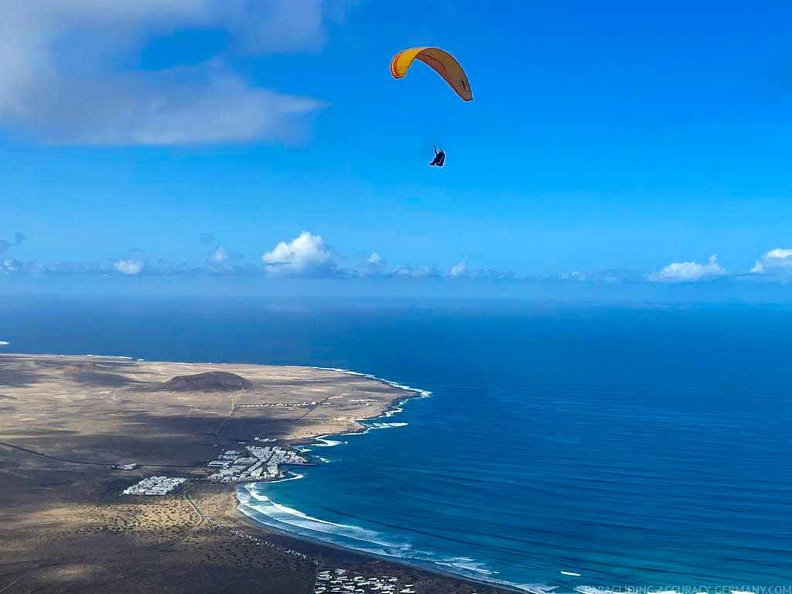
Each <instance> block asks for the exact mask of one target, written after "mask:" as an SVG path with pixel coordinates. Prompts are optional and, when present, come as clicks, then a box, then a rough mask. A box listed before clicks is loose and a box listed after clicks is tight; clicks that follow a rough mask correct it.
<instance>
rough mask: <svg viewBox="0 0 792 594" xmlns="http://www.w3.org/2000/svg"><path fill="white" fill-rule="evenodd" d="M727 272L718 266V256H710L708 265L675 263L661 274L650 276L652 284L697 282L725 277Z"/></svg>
mask: <svg viewBox="0 0 792 594" xmlns="http://www.w3.org/2000/svg"><path fill="white" fill-rule="evenodd" d="M725 274H726V270H725V269H724V268H723V267H722V266H721V265H720V264H718V256H716V255H712V256H710V259H709V262H708V263H707V264H699V263H698V262H674V263H673V264H669V265H668V266H666V267H665V268H663V269H662V270H661V271H660V272H657V273H655V274H651V275H649V280H650V281H652V282H677V283H684V282H695V281H699V280H704V279H708V278H714V277H718V276H723V275H725Z"/></svg>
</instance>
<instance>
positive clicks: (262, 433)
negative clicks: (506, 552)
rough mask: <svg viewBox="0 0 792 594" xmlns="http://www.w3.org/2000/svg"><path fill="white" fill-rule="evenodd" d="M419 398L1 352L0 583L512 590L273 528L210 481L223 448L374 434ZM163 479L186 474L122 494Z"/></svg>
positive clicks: (142, 588) (363, 382)
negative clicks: (375, 426) (381, 421)
mask: <svg viewBox="0 0 792 594" xmlns="http://www.w3.org/2000/svg"><path fill="white" fill-rule="evenodd" d="M415 395H417V394H416V393H414V392H409V391H406V390H405V389H402V388H400V387H396V386H393V385H388V384H387V383H384V382H382V381H378V380H375V379H373V378H367V377H364V376H361V375H357V374H350V373H342V372H339V371H334V370H324V369H312V368H302V367H272V366H260V365H235V364H191V363H189V364H188V363H166V362H145V361H137V360H132V359H127V358H115V357H95V356H48V355H36V356H31V355H3V356H0V476H1V477H2V489H0V526H2V528H0V551H2V555H0V592H2V593H11V592H107V591H109V590H113V591H115V592H120V593H123V592H195V591H200V592H235V593H239V592H254V591H255V592H271V593H273V594H290V593H309V592H313V591H314V588H315V587H316V583H317V579H318V578H317V576H320V575H322V574H321V572H326V571H330V572H332V571H340V572H349V575H355V576H381V575H387V576H392V577H393V578H394V582H393V583H394V584H395V587H396V588H397V589H396V591H397V592H398V591H400V590H401V589H407V590H414V591H415V592H416V593H418V594H423V593H438V594H439V593H441V592H444V593H447V592H459V593H466V594H469V593H472V592H478V593H480V594H484V593H494V592H498V591H499V590H498V589H496V588H491V587H487V586H482V585H480V584H474V583H472V582H467V581H463V580H457V579H454V578H451V577H447V576H443V575H440V574H435V573H430V572H426V571H422V570H419V569H414V568H412V567H408V566H403V565H399V564H394V563H390V562H386V561H384V560H380V559H376V558H372V557H366V556H363V555H358V554H354V553H350V552H347V551H344V550H341V549H337V548H333V547H327V546H324V545H319V544H316V543H311V542H306V541H302V540H298V539H295V538H293V537H290V536H288V535H285V534H280V533H276V532H273V531H270V530H265V529H264V528H263V527H260V526H258V525H256V524H254V523H253V522H251V521H250V520H249V519H247V518H246V517H244V516H242V515H241V514H240V513H239V512H238V511H237V505H236V498H235V489H236V487H237V486H238V483H234V482H228V483H226V482H219V481H218V480H217V476H216V477H215V479H213V480H210V478H209V477H210V476H212V473H213V472H215V470H216V469H214V470H213V469H212V468H209V467H208V466H207V463H208V462H209V461H211V460H214V459H215V458H216V457H218V455H219V454H220V453H221V452H223V451H230V450H232V449H233V450H234V451H237V450H241V449H244V448H246V447H248V445H250V444H257V445H256V447H259V448H261V446H262V444H276V443H277V444H278V445H279V447H283V448H290V446H292V445H294V444H299V443H306V442H308V441H310V440H311V439H313V438H316V437H318V436H322V435H332V434H339V433H349V432H358V431H362V430H364V427H363V426H362V425H360V424H359V423H357V422H356V421H357V420H362V419H371V418H376V417H379V416H382V415H383V414H384V413H385V412H386V411H388V410H389V409H391V407H393V406H394V404H395V403H396V402H398V401H401V400H404V399H405V398H409V397H412V396H415ZM262 440H265V441H262ZM269 440H275V441H269ZM229 464H230V462H229ZM124 465H133V466H128V467H127V468H128V469H126V470H125V469H123V466H124ZM229 472H230V471H229ZM152 476H168V477H179V478H184V479H187V481H186V482H185V483H184V484H183V485H182V486H181V487H180V488H178V489H176V490H175V491H174V492H172V493H170V494H167V495H164V496H144V495H123V494H122V492H123V491H124V489H127V488H129V487H130V486H131V485H134V484H135V483H137V482H138V481H140V480H141V479H145V478H147V477H152ZM218 476H219V475H218ZM360 579H364V578H360ZM405 585H406V588H405Z"/></svg>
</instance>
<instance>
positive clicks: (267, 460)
mask: <svg viewBox="0 0 792 594" xmlns="http://www.w3.org/2000/svg"><path fill="white" fill-rule="evenodd" d="M254 441H256V442H258V443H260V444H271V445H249V446H246V447H245V451H237V450H225V451H224V452H222V453H221V454H220V455H219V456H218V457H217V459H216V460H212V461H211V462H209V463H208V464H207V466H208V467H210V468H212V469H213V470H216V472H214V473H213V474H211V475H209V477H208V479H209V480H210V481H212V482H220V483H242V482H247V481H277V480H281V479H283V478H284V477H285V475H286V471H284V470H283V469H282V468H281V467H282V466H305V465H308V464H310V462H309V461H308V460H307V459H306V458H304V457H303V456H301V455H300V454H299V453H297V452H296V451H295V450H293V449H291V448H288V447H286V446H281V445H276V444H275V442H276V440H274V439H272V438H269V437H256V438H255V439H254ZM112 468H113V469H115V470H133V469H135V468H137V464H124V465H113V466H112ZM187 480H188V479H186V478H183V477H168V476H151V477H147V478H144V479H142V480H140V481H138V482H137V483H135V484H134V485H131V486H129V487H127V488H126V489H124V490H123V491H122V494H123V495H149V496H162V495H168V494H170V493H173V492H174V491H176V490H177V489H178V488H179V487H181V486H182V485H184V483H186V482H187Z"/></svg>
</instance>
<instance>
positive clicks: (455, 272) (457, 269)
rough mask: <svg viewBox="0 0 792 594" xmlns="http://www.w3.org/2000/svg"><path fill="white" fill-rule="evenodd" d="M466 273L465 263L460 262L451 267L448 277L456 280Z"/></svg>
mask: <svg viewBox="0 0 792 594" xmlns="http://www.w3.org/2000/svg"><path fill="white" fill-rule="evenodd" d="M467 273H468V266H467V263H466V262H460V263H458V264H455V265H454V266H452V267H451V270H450V271H449V272H448V276H450V277H451V278H457V277H460V276H465V275H466V274H467Z"/></svg>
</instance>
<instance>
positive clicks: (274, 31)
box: [0, 0, 792, 282]
mask: <svg viewBox="0 0 792 594" xmlns="http://www.w3.org/2000/svg"><path fill="white" fill-rule="evenodd" d="M8 5H9V7H8V8H7V10H6V14H7V15H8V16H9V18H7V19H5V22H4V24H0V38H2V41H0V63H2V64H3V65H4V67H3V71H2V72H0V196H2V197H1V198H0V239H3V238H4V240H3V242H0V262H5V264H4V269H5V272H6V273H7V275H19V274H31V273H38V274H46V273H47V272H53V271H59V272H64V273H70V274H75V273H76V272H78V271H81V270H83V271H84V270H87V271H90V272H92V273H93V272H108V273H117V274H119V275H127V276H137V275H145V274H150V273H152V272H157V273H160V274H173V275H175V276H178V275H179V274H182V273H185V272H186V271H187V272H189V273H190V274H193V273H195V272H196V271H199V270H208V271H210V272H218V271H223V272H228V273H229V274H231V273H234V272H239V273H240V274H243V273H244V274H253V275H255V274H261V275H265V276H266V275H271V276H272V275H280V276H283V275H292V276H295V275H297V276H299V275H309V276H314V275H319V276H321V275H334V276H338V275H341V276H360V275H378V274H379V275H391V276H393V275H397V276H427V275H428V276H447V275H449V274H450V273H451V272H452V270H455V271H456V273H455V274H454V276H471V275H472V276H484V277H487V278H490V277H492V276H501V275H507V274H513V275H516V276H517V277H522V276H532V277H540V278H544V277H550V278H587V279H590V280H593V281H595V282H596V281H600V280H602V279H605V278H607V279H608V280H609V281H614V280H621V279H623V278H629V279H632V280H634V279H636V278H640V279H643V280H645V281H646V282H655V281H668V280H671V281H675V280H679V281H690V282H692V281H702V280H713V279H723V278H725V277H728V278H732V277H736V278H743V277H751V275H753V276H761V277H763V278H772V279H781V280H787V279H788V277H789V276H791V275H792V249H790V248H792V237H790V231H789V229H790V225H789V221H790V220H792V174H790V171H792V169H791V168H790V163H792V149H791V148H790V143H789V138H790V135H789V131H790V129H792V42H790V40H789V35H788V24H789V22H790V21H792V6H790V5H789V4H788V3H783V2H767V3H762V5H761V7H760V6H758V5H755V6H749V5H746V4H745V3H741V2H739V3H738V2H729V1H722V2H718V3H713V2H689V1H688V2H679V1H676V0H672V1H666V2H663V3H660V2H656V3H635V2H623V1H614V0H603V1H602V2H598V3H590V2H584V1H582V0H578V1H574V2H572V1H558V0H556V1H552V2H550V1H547V2H544V1H535V2H523V1H517V0H500V1H499V2H497V3H492V2H485V1H483V0H480V1H479V0H437V1H435V2H427V1H426V0H422V1H420V2H419V1H415V0H408V1H405V2H401V3H399V5H398V7H397V6H396V5H394V3H390V2H382V1H376V0H360V1H359V2H353V1H350V0H331V1H324V2H322V1H320V0H260V1H258V2H254V1H253V0H226V1H225V2H219V1H216V0H171V1H170V2H168V3H165V2H160V1H158V0H116V1H114V2H113V3H111V4H110V5H109V6H108V7H104V8H101V9H99V8H97V7H96V5H95V3H91V2H84V1H82V0H41V1H40V2H38V3H36V4H35V5H33V6H32V7H31V3H30V2H27V1H22V0H11V1H10V2H8ZM413 45H437V46H441V47H444V48H446V49H448V50H449V51H451V52H452V53H454V54H455V55H456V56H457V57H458V58H459V60H460V61H461V62H462V64H463V66H464V67H465V68H466V70H467V72H468V75H469V77H470V80H471V84H472V87H473V91H474V95H475V100H474V101H473V102H472V103H470V104H466V103H463V102H462V101H460V100H458V99H457V98H456V96H454V95H453V93H452V92H451V91H450V90H449V89H448V88H446V87H445V86H444V85H443V83H442V81H441V80H440V79H439V78H438V77H437V76H436V75H435V74H434V73H433V72H431V71H430V70H429V69H427V68H425V67H423V65H421V64H418V65H416V67H415V68H414V69H413V70H412V71H411V72H410V73H409V75H408V76H407V78H406V79H404V80H401V81H394V80H393V79H392V78H391V77H390V74H389V71H388V64H389V60H390V58H391V57H392V55H393V54H394V53H395V52H396V51H398V50H399V49H402V48H405V47H409V46H413ZM435 143H440V144H442V145H443V146H444V148H446V150H447V152H448V160H447V165H446V167H445V168H444V169H443V170H437V169H433V168H429V167H428V166H427V163H428V161H429V160H430V158H431V154H432V145H433V144H435ZM302 232H307V235H302V240H301V239H299V238H300V237H301V233H302ZM15 233H23V234H24V235H25V239H24V241H20V240H19V239H20V238H17V239H14V235H15ZM209 236H211V237H209ZM281 243H282V245H279V244H281ZM221 248H222V249H221ZM372 254H377V256H375V257H372ZM713 255H717V258H712V256H713ZM262 258H263V259H262ZM0 269H3V268H2V267H0ZM481 270H488V271H489V272H487V273H482V272H477V271H481Z"/></svg>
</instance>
